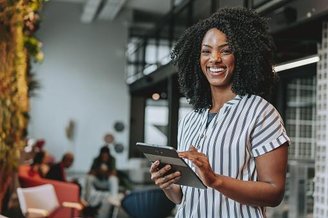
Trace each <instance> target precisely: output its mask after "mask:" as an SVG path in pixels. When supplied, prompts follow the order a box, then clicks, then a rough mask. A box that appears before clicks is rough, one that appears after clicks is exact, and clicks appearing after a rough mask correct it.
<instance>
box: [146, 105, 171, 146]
mask: <svg viewBox="0 0 328 218" xmlns="http://www.w3.org/2000/svg"><path fill="white" fill-rule="evenodd" d="M167 122H168V102H167V100H158V101H154V100H152V99H148V100H147V101H146V108H145V142H147V143H151V144H159V145H166V144H167V124H168V123H167Z"/></svg>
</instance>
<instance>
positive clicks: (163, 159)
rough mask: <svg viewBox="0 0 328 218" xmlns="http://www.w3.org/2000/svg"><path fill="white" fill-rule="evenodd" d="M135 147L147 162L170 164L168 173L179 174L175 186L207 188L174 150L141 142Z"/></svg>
mask: <svg viewBox="0 0 328 218" xmlns="http://www.w3.org/2000/svg"><path fill="white" fill-rule="evenodd" d="M137 147H138V149H139V150H140V151H142V152H143V154H144V155H145V156H146V158H147V159H148V160H149V161H151V162H155V161H156V160H159V161H160V163H161V164H162V165H166V164H170V165H171V171H170V173H171V172H175V171H179V172H180V173H181V178H180V179H179V181H177V184H180V185H185V186H191V187H194V188H200V189H206V188H207V187H206V186H205V185H204V184H203V182H202V181H201V180H200V178H199V177H198V175H197V174H196V173H195V172H194V171H193V170H192V169H191V168H190V167H189V165H188V164H187V163H186V162H185V161H184V160H183V159H182V158H180V157H179V156H178V152H177V151H176V150H175V149H174V148H172V147H169V146H164V145H154V144H147V143H143V142H137Z"/></svg>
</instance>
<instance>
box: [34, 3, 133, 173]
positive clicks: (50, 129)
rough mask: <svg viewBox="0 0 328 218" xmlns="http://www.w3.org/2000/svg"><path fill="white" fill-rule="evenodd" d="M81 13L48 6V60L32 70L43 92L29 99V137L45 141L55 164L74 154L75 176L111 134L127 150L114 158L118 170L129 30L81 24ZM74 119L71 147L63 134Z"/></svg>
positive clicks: (73, 6) (43, 32) (116, 24)
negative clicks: (117, 127) (115, 126)
mask: <svg viewBox="0 0 328 218" xmlns="http://www.w3.org/2000/svg"><path fill="white" fill-rule="evenodd" d="M82 9H83V5H82V4H79V3H67V2H51V1H50V2H48V3H46V4H45V6H44V9H43V14H42V21H41V25H40V29H39V30H38V32H37V33H38V37H39V39H40V40H41V41H42V42H43V51H44V53H45V60H44V62H43V63H42V64H36V65H35V66H33V69H32V71H33V72H35V73H36V75H37V78H38V80H39V81H40V83H41V86H42V88H41V89H39V90H37V93H38V96H37V97H34V98H32V99H31V111H30V113H31V120H30V125H29V136H30V137H32V138H44V139H45V140H46V145H45V149H46V150H47V151H49V152H50V153H51V154H53V155H54V156H55V158H56V160H59V159H60V158H61V156H62V154H63V153H64V152H66V151H72V152H74V154H75V162H74V165H73V167H72V170H73V171H77V172H80V171H86V170H88V169H89V168H90V165H91V162H92V159H93V158H94V157H95V156H96V155H97V154H98V152H99V147H100V146H102V144H103V143H104V142H103V136H104V134H105V133H107V132H112V133H114V135H115V139H116V141H117V142H120V143H122V144H124V146H125V151H124V153H123V154H119V155H116V154H115V153H114V155H115V156H116V159H117V165H118V167H119V168H120V167H124V163H126V160H127V154H128V151H127V148H128V136H129V133H128V129H129V127H128V124H129V122H128V121H129V107H130V105H129V102H130V100H129V93H128V87H127V85H126V83H125V74H124V66H125V58H124V48H125V45H126V41H127V27H126V25H124V22H125V21H124V18H120V19H119V20H118V21H112V22H111V21H95V22H93V23H91V24H82V23H81V22H80V16H81V12H82ZM71 119H72V120H74V121H75V123H76V129H75V130H76V131H75V135H74V140H73V141H70V140H68V139H67V138H66V134H65V128H66V126H67V125H68V122H69V120H71ZM116 121H122V122H123V123H124V124H125V127H126V128H125V130H124V131H123V132H122V133H116V132H115V131H114V129H113V124H114V123H115V122H116Z"/></svg>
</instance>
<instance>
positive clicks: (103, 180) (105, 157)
mask: <svg viewBox="0 0 328 218" xmlns="http://www.w3.org/2000/svg"><path fill="white" fill-rule="evenodd" d="M88 181H89V183H91V185H92V186H93V187H94V188H95V189H96V190H99V191H110V192H111V193H112V194H114V195H115V194H117V193H118V179H117V176H116V160H115V158H114V157H113V156H112V155H111V154H110V150H109V147H108V146H107V145H105V146H103V147H101V149H100V153H99V155H98V156H97V157H96V158H95V159H94V160H93V163H92V166H91V169H90V172H89V176H88Z"/></svg>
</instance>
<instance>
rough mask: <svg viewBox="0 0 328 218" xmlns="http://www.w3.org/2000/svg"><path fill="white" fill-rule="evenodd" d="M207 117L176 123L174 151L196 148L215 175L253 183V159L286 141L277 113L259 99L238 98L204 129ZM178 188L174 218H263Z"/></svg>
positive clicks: (253, 210)
mask: <svg viewBox="0 0 328 218" xmlns="http://www.w3.org/2000/svg"><path fill="white" fill-rule="evenodd" d="M208 112H209V111H208V110H203V111H202V112H201V113H197V112H195V111H191V112H190V113H188V114H187V115H186V116H185V117H184V118H183V119H181V120H180V121H179V131H178V145H179V146H178V150H180V151H183V150H188V149H189V147H190V145H194V146H195V147H196V148H197V149H198V150H199V151H200V152H202V153H204V154H206V155H207V157H208V159H209V161H210V164H211V166H212V169H213V170H214V172H215V173H218V174H221V175H225V176H229V177H232V178H236V179H240V180H245V181H256V180H257V173H256V166H255V158H256V157H257V156H260V155H262V154H265V153H267V152H270V151H271V150H273V149H275V148H277V147H279V146H280V145H282V144H283V143H285V142H287V141H289V138H288V136H287V134H286V130H285V128H284V126H283V121H282V119H281V117H280V115H279V113H278V112H277V110H276V109H275V108H274V107H273V106H272V105H271V104H270V103H269V102H267V101H266V100H264V99H263V98H261V97H259V96H255V95H250V96H242V97H241V96H238V95H237V96H236V97H235V98H234V99H232V100H230V101H228V102H227V103H225V104H224V106H223V107H222V108H221V109H220V111H219V112H218V113H217V114H216V115H215V117H214V118H213V119H212V121H211V122H210V124H209V125H208V127H207V128H206V121H207V117H208ZM187 163H188V164H189V165H190V166H191V167H192V168H193V166H192V164H191V163H190V161H187ZM193 169H194V168H193ZM181 188H182V192H183V198H182V202H181V204H180V205H179V207H178V210H177V214H176V217H177V218H186V217H188V218H192V217H193V218H199V217H205V218H225V217H235V218H239V217H241V218H253V217H265V214H264V211H265V209H264V208H260V207H253V206H248V205H243V204H240V203H238V202H236V201H234V200H232V199H229V198H227V197H225V196H224V195H222V194H221V193H220V192H218V191H216V190H214V189H211V188H208V189H207V190H202V189H196V188H191V187H186V186H182V187H181Z"/></svg>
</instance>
